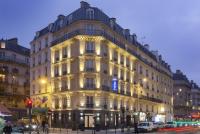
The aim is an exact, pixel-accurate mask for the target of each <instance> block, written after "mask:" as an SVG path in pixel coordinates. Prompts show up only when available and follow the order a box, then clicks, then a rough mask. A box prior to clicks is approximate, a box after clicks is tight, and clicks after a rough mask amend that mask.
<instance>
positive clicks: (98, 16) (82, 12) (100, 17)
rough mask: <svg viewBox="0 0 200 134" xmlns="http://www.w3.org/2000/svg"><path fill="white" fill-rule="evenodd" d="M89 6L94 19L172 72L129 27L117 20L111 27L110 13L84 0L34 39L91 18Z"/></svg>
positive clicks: (60, 16) (39, 32)
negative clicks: (89, 16)
mask: <svg viewBox="0 0 200 134" xmlns="http://www.w3.org/2000/svg"><path fill="white" fill-rule="evenodd" d="M89 8H90V9H93V10H94V18H93V19H92V20H95V21H101V22H102V23H104V24H106V25H107V26H109V27H110V28H112V29H113V30H114V31H115V32H117V33H118V34H120V35H121V36H123V37H124V38H125V39H126V40H127V41H129V42H130V43H132V44H133V45H137V46H138V47H139V49H140V50H142V51H143V52H144V53H146V54H147V55H148V56H150V57H151V58H152V59H154V60H155V61H156V62H160V64H161V65H163V66H164V67H165V68H166V69H167V70H169V71H170V72H171V69H170V66H169V65H168V64H167V63H165V62H164V61H163V60H158V59H157V58H156V56H155V55H154V54H153V53H152V52H151V51H149V50H148V49H146V48H145V47H144V46H143V45H142V44H141V43H139V42H138V41H137V40H131V36H132V37H133V36H134V34H132V35H131V34H130V32H129V30H128V29H124V28H122V27H121V26H120V25H119V24H117V23H116V22H114V26H113V27H111V24H110V20H111V19H112V18H110V17H109V16H108V15H106V14H105V13H104V12H103V11H101V10H100V9H98V8H96V7H91V6H90V5H89V4H88V3H87V2H83V1H82V2H81V7H80V8H78V9H77V10H75V11H74V12H72V13H71V14H69V15H67V16H64V15H59V16H58V18H57V20H56V21H55V22H54V23H51V24H49V25H48V26H47V27H45V28H44V29H42V30H40V31H38V32H37V34H36V36H35V38H34V40H35V39H37V38H39V37H41V36H43V35H45V34H47V33H49V32H52V33H54V32H57V31H59V30H60V29H62V28H63V27H66V26H68V25H69V24H71V23H74V22H76V21H78V20H91V19H90V18H88V16H87V15H86V10H87V9H89ZM70 18H71V20H70ZM61 20H62V24H61Z"/></svg>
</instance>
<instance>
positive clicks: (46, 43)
mask: <svg viewBox="0 0 200 134" xmlns="http://www.w3.org/2000/svg"><path fill="white" fill-rule="evenodd" d="M45 47H48V37H46V38H45Z"/></svg>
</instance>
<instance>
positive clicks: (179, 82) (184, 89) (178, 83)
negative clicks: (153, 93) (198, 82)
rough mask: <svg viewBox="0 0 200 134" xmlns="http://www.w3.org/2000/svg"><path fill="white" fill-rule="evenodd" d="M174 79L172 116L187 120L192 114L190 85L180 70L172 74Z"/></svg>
mask: <svg viewBox="0 0 200 134" xmlns="http://www.w3.org/2000/svg"><path fill="white" fill-rule="evenodd" d="M173 79H174V90H173V93H174V116H175V117H177V118H187V117H189V116H190V114H191V112H192V101H191V83H190V81H189V80H188V78H187V76H186V75H184V74H183V73H182V72H181V71H180V70H176V72H175V73H174V74H173Z"/></svg>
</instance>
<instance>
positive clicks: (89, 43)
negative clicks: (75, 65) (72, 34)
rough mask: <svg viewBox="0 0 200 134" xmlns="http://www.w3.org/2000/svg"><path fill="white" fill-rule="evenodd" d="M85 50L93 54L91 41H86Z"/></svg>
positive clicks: (93, 47) (93, 48)
mask: <svg viewBox="0 0 200 134" xmlns="http://www.w3.org/2000/svg"><path fill="white" fill-rule="evenodd" d="M85 50H86V52H87V53H94V50H95V46H94V42H93V41H87V42H86V44H85Z"/></svg>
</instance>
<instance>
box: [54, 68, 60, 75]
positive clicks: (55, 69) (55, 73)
mask: <svg viewBox="0 0 200 134" xmlns="http://www.w3.org/2000/svg"><path fill="white" fill-rule="evenodd" d="M54 76H59V66H55V68H54Z"/></svg>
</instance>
